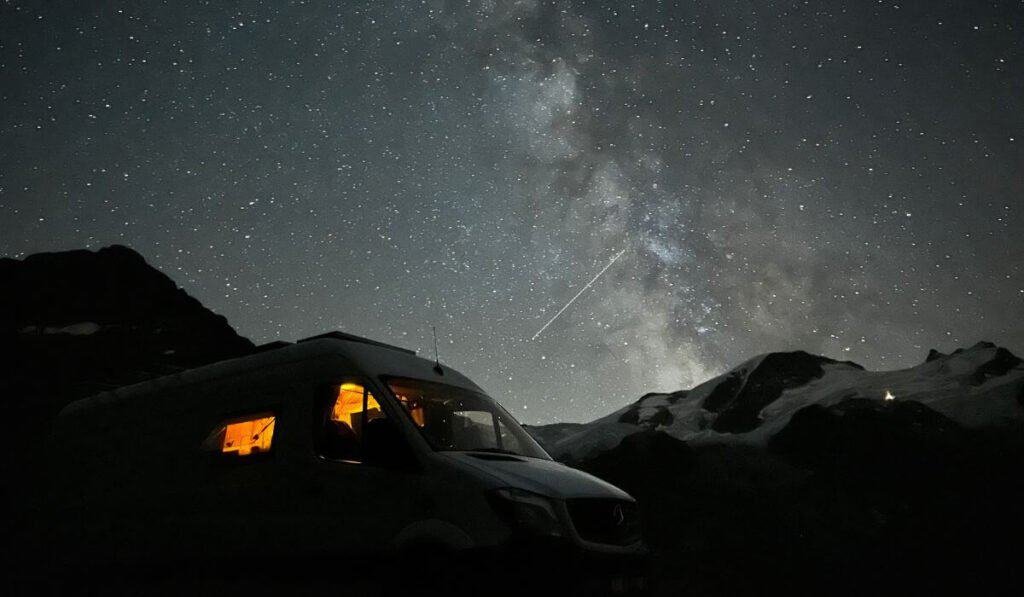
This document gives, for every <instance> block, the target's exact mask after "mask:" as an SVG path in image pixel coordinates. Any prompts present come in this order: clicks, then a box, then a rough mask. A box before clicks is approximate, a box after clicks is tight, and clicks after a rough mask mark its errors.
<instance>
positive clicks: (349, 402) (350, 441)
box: [318, 382, 384, 462]
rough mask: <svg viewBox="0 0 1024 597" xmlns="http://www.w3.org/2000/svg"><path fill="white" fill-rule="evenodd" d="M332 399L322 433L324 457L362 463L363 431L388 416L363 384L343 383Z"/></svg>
mask: <svg viewBox="0 0 1024 597" xmlns="http://www.w3.org/2000/svg"><path fill="white" fill-rule="evenodd" d="M331 395H332V399H331V401H330V402H329V403H328V405H327V409H326V412H325V413H324V422H323V428H322V429H321V430H320V437H319V441H318V448H319V451H320V454H322V455H323V456H325V457H327V458H331V459H333V460H347V461H353V462H361V461H362V456H363V429H364V428H365V426H366V424H367V423H368V422H370V421H372V420H374V419H380V418H383V417H384V412H383V411H382V410H381V408H380V404H379V403H378V402H377V399H376V398H375V397H374V396H373V393H372V392H370V391H369V390H367V389H366V388H365V387H364V386H363V385H362V384H359V383H354V382H346V383H343V384H341V385H340V386H337V387H335V388H334V389H333V390H332V393H331Z"/></svg>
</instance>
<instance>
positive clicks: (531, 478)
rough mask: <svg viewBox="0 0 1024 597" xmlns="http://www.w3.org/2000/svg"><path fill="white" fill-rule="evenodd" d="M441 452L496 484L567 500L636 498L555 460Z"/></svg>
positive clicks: (479, 453)
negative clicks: (489, 478)
mask: <svg viewBox="0 0 1024 597" xmlns="http://www.w3.org/2000/svg"><path fill="white" fill-rule="evenodd" d="M441 454H442V455H443V456H444V457H446V458H449V459H451V460H454V461H455V462H457V463H459V464H460V465H462V466H464V467H467V468H471V469H473V470H476V471H479V472H481V473H484V474H486V475H487V476H489V477H491V478H493V479H494V480H495V481H496V482H497V483H498V484H497V485H496V487H499V486H500V487H516V488H518V489H525V490H526V491H532V492H533V493H538V494H540V495H543V496H547V497H552V498H558V499H563V500H564V499H570V498H614V499H620V500H630V501H632V500H633V498H632V497H630V495H629V494H628V493H626V492H625V491H622V490H621V489H619V488H618V487H616V486H614V485H612V484H611V483H607V482H605V481H602V480H601V479H598V478H597V477H595V476H593V475H588V474H587V473H584V472H583V471H580V470H576V469H574V468H570V467H568V466H565V465H564V464H561V463H558V462H555V461H553V460H542V459H540V458H525V457H518V456H516V457H505V456H495V455H494V454H487V453H481V452H441Z"/></svg>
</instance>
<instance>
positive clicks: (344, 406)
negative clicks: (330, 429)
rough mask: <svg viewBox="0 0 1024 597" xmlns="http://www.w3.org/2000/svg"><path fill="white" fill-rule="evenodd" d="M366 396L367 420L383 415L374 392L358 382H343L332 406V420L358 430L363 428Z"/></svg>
mask: <svg viewBox="0 0 1024 597" xmlns="http://www.w3.org/2000/svg"><path fill="white" fill-rule="evenodd" d="M364 395H365V398H366V420H367V421H369V420H371V419H376V418H377V417H380V416H383V414H382V413H381V410H380V404H379V403H378V402H377V399H376V398H374V397H373V394H372V393H370V392H369V391H367V390H366V388H364V387H363V386H362V385H360V384H357V383H343V384H341V386H340V387H339V388H338V396H337V398H335V399H334V406H333V407H332V408H331V420H332V421H340V422H342V423H345V424H346V425H348V426H349V427H350V428H352V429H354V430H356V431H358V430H360V429H361V428H362V423H363V420H362V416H361V415H362V414H363V398H364Z"/></svg>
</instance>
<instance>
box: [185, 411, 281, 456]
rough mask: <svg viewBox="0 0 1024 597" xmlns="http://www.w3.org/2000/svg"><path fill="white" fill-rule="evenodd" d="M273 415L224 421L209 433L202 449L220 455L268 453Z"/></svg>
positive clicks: (272, 433)
mask: <svg viewBox="0 0 1024 597" xmlns="http://www.w3.org/2000/svg"><path fill="white" fill-rule="evenodd" d="M275 423H276V418H275V417H274V415H273V413H260V414H256V415H249V416H246V417H240V418H237V419H230V420H227V421H224V422H223V423H221V424H220V425H218V426H217V427H215V428H214V429H213V431H211V432H210V435H209V436H208V437H207V438H206V441H205V442H203V447H204V448H206V449H207V450H211V451H219V452H220V453H222V454H233V455H236V456H250V455H253V454H260V453H264V452H269V451H270V448H271V445H272V444H273V441H274V424H275Z"/></svg>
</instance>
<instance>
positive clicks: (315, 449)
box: [309, 373, 394, 466]
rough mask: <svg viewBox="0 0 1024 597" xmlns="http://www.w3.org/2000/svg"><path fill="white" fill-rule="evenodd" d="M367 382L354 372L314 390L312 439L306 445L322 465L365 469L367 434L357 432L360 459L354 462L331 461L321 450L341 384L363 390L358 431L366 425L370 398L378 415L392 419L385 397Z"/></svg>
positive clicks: (343, 459)
mask: <svg viewBox="0 0 1024 597" xmlns="http://www.w3.org/2000/svg"><path fill="white" fill-rule="evenodd" d="M369 382H370V380H369V378H367V377H366V376H363V375H359V374H357V373H353V374H350V375H343V376H340V377H337V378H334V379H333V380H332V381H329V382H327V383H325V384H318V385H317V388H316V390H315V392H316V397H315V399H314V401H313V411H312V415H313V426H312V429H311V431H312V433H311V434H310V439H311V440H312V441H311V442H310V444H309V446H310V450H311V451H312V453H313V456H314V457H315V458H317V459H318V460H322V461H325V462H332V463H336V464H342V465H347V466H367V464H366V462H365V458H364V454H365V450H366V435H365V434H364V433H363V432H362V431H360V433H359V456H360V460H353V459H349V458H331V457H330V456H327V455H326V454H324V453H323V449H322V442H323V439H322V435H323V433H324V429H325V427H326V426H327V420H328V418H329V417H330V413H331V410H332V409H333V407H334V403H335V401H336V400H337V398H338V390H340V389H341V386H342V385H344V384H349V383H350V384H355V385H358V386H362V388H363V404H362V406H363V410H362V414H361V418H362V421H361V425H360V428H361V429H362V428H365V425H366V407H367V404H368V400H369V396H371V395H372V396H373V399H374V400H375V401H376V402H377V404H378V405H379V406H380V411H381V414H382V415H383V416H385V417H388V418H390V419H392V420H394V414H393V413H392V412H391V411H392V410H393V409H392V408H391V407H390V406H389V405H387V404H386V403H387V398H385V397H384V396H383V395H382V394H381V392H380V391H379V389H378V388H376V387H374V386H373V384H371V383H369Z"/></svg>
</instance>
